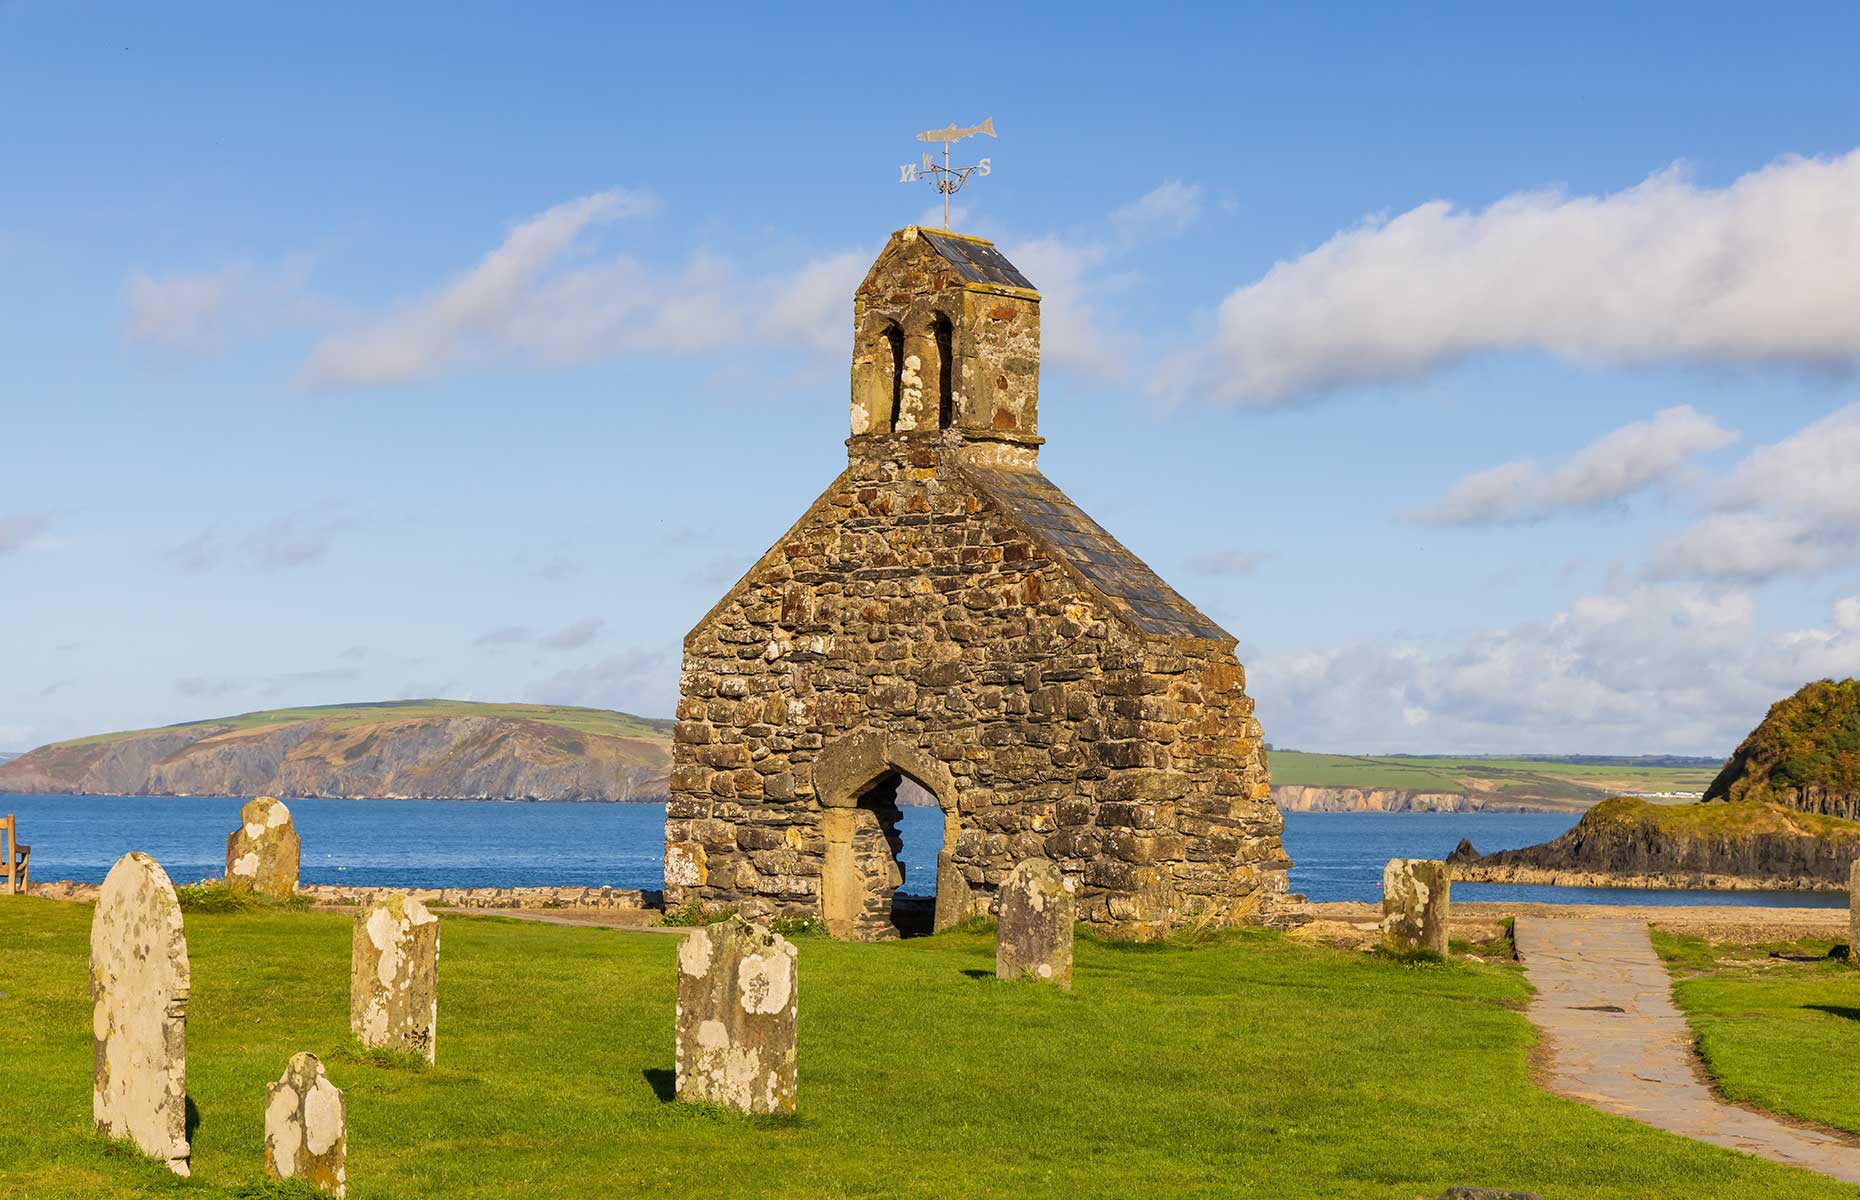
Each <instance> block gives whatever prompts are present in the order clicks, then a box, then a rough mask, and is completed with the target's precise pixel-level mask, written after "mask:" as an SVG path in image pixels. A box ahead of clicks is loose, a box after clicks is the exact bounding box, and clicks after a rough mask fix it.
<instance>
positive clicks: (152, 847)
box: [0, 795, 1847, 908]
mask: <svg viewBox="0 0 1860 1200" xmlns="http://www.w3.org/2000/svg"><path fill="white" fill-rule="evenodd" d="M243 803H244V798H243V797H193V796H188V797H177V796H30V795H0V815H3V814H5V813H8V812H11V813H14V814H15V815H16V816H17V817H18V819H19V831H20V840H21V841H23V842H25V843H26V844H27V845H29V846H31V847H32V875H33V878H34V879H37V880H42V881H43V880H53V879H74V880H79V881H85V882H95V881H98V880H101V879H102V878H103V877H104V874H105V873H106V872H108V871H109V869H110V865H111V864H112V863H114V862H115V861H116V860H117V859H118V858H119V857H121V856H122V855H124V854H126V853H128V852H129V851H131V850H141V851H143V852H145V853H147V854H149V855H152V856H153V857H154V858H155V860H156V861H157V862H159V863H161V864H162V866H163V867H164V868H165V869H166V870H167V872H168V875H169V877H170V878H171V879H173V880H174V881H175V883H177V884H181V883H191V882H193V881H195V880H198V879H206V878H217V877H218V876H219V875H220V874H221V873H222V871H223V870H224V868H225V863H226V835H227V833H228V832H230V831H231V830H232V829H233V828H234V827H236V826H237V825H238V823H239V807H240V805H241V804H243ZM286 803H287V804H289V805H290V809H291V815H292V817H293V819H294V820H295V823H296V826H297V832H298V834H299V836H300V837H301V838H302V839H303V859H302V865H301V868H300V878H301V879H302V880H303V881H304V882H305V883H333V884H349V885H355V886H372V887H540V886H581V885H592V886H596V887H598V886H602V885H607V886H612V887H617V888H647V889H657V888H658V887H660V886H661V884H662V883H663V847H664V834H665V806H664V805H662V804H537V803H528V804H522V803H500V802H493V801H470V800H304V799H295V800H293V799H288V798H287V799H286ZM1575 822H1576V815H1575V814H1573V813H1287V814H1286V815H1285V848H1286V852H1287V853H1288V854H1289V855H1290V856H1291V858H1292V862H1293V864H1294V865H1293V867H1292V870H1291V888H1292V890H1293V891H1295V892H1302V893H1304V894H1305V895H1306V896H1308V897H1309V898H1310V899H1312V900H1369V901H1374V900H1377V899H1379V898H1380V885H1381V881H1382V867H1383V864H1384V863H1386V862H1387V861H1388V860H1389V859H1391V858H1444V857H1445V856H1446V855H1447V854H1449V853H1450V852H1452V850H1453V848H1454V847H1455V846H1457V845H1458V844H1459V841H1460V839H1461V838H1467V839H1470V840H1471V841H1472V844H1473V845H1474V846H1475V847H1476V848H1478V849H1479V850H1480V851H1481V852H1482V853H1485V852H1490V851H1493V850H1507V849H1512V848H1514V847H1518V846H1529V845H1534V844H1536V843H1538V842H1544V841H1548V840H1550V839H1551V838H1554V837H1556V836H1557V835H1559V834H1561V833H1563V832H1565V831H1566V830H1568V829H1569V828H1570V826H1572V825H1574V824H1575ZM900 832H901V833H902V834H903V841H904V846H903V853H902V855H901V856H900V857H901V861H902V863H903V866H904V887H903V890H904V891H905V892H907V893H914V894H918V895H929V894H931V893H933V892H934V890H935V882H936V856H937V851H938V850H940V849H941V848H942V837H943V821H942V813H941V812H940V810H938V809H935V808H906V809H904V810H903V820H902V822H901V825H900ZM1453 894H1454V896H1455V897H1456V898H1459V899H1462V900H1500V901H1513V902H1516V901H1537V902H1545V903H1567V904H1637V905H1656V904H1657V905H1668V904H1720V905H1739V906H1776V907H1804V906H1813V907H1826V908H1839V907H1844V906H1845V905H1846V904H1847V896H1846V894H1845V893H1844V892H1835V891H1831V892H1710V891H1661V890H1652V889H1643V888H1576V887H1571V888H1559V887H1544V886H1537V885H1513V884H1475V883H1456V884H1454V885H1453Z"/></svg>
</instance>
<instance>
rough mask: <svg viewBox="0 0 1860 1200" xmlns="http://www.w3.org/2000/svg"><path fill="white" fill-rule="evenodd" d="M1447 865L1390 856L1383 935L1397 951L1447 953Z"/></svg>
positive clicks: (1385, 878) (1384, 874)
mask: <svg viewBox="0 0 1860 1200" xmlns="http://www.w3.org/2000/svg"><path fill="white" fill-rule="evenodd" d="M1447 893H1448V877H1447V864H1446V863H1444V862H1441V861H1440V860H1438V859H1430V858H1391V859H1389V865H1388V866H1386V867H1384V868H1382V936H1383V938H1384V940H1386V941H1387V942H1388V944H1389V946H1390V948H1392V949H1395V950H1427V951H1431V952H1432V953H1434V954H1440V955H1444V954H1446V952H1447V903H1448V898H1447Z"/></svg>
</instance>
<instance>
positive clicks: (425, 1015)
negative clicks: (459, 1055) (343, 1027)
mask: <svg viewBox="0 0 1860 1200" xmlns="http://www.w3.org/2000/svg"><path fill="white" fill-rule="evenodd" d="M438 1026H439V918H438V917H435V916H434V915H433V914H432V913H429V912H427V911H426V905H424V904H422V903H420V902H419V901H418V900H415V899H414V898H412V897H411V896H390V897H388V898H387V899H386V900H384V901H382V902H381V903H379V904H376V905H374V906H372V907H370V908H365V909H363V910H362V911H361V912H359V913H357V914H356V915H355V939H354V952H353V954H352V956H351V958H350V969H349V1027H350V1028H351V1029H353V1030H354V1031H355V1036H356V1037H358V1038H360V1039H361V1041H362V1044H363V1045H364V1046H373V1047H379V1048H383V1049H388V1050H400V1051H404V1052H406V1053H409V1054H423V1055H425V1056H426V1060H427V1061H428V1062H433V1061H435V1059H434V1038H435V1035H436V1034H437V1032H438Z"/></svg>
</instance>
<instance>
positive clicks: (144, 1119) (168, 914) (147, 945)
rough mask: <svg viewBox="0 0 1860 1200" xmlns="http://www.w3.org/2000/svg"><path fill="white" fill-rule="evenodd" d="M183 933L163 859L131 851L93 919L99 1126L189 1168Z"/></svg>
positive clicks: (113, 871)
mask: <svg viewBox="0 0 1860 1200" xmlns="http://www.w3.org/2000/svg"><path fill="white" fill-rule="evenodd" d="M189 975H190V972H189V968H188V962H187V936H186V934H185V933H183V932H182V929H181V905H180V902H179V901H178V900H176V899H175V895H174V885H173V884H172V883H170V882H168V873H167V872H166V871H163V870H162V869H161V864H160V863H158V862H156V861H155V860H154V859H152V858H150V857H149V856H148V855H146V854H141V853H131V854H125V855H124V856H123V857H122V858H120V859H118V860H117V861H116V865H115V866H113V867H111V868H110V873H109V875H108V876H107V877H105V879H104V881H103V887H102V889H101V890H99V891H98V893H97V909H96V912H95V914H94V915H93V916H92V917H91V922H90V998H91V1004H92V1010H91V1024H92V1032H93V1034H94V1035H95V1037H96V1043H95V1056H94V1059H93V1084H94V1086H93V1090H92V1093H91V1113H92V1115H93V1116H94V1117H95V1118H96V1122H97V1131H98V1132H99V1133H102V1134H105V1135H107V1136H109V1137H113V1138H127V1139H129V1140H130V1141H132V1142H134V1143H135V1144H136V1145H137V1146H139V1147H141V1149H142V1152H143V1153H144V1154H148V1155H152V1156H153V1157H155V1158H160V1159H166V1160H167V1163H168V1166H169V1167H170V1168H171V1169H172V1170H173V1171H174V1173H175V1174H177V1175H186V1174H187V1173H188V1168H187V1159H188V1153H189V1150H188V1145H187V992H188V981H189Z"/></svg>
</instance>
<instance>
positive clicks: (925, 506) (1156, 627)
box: [665, 227, 1290, 939]
mask: <svg viewBox="0 0 1860 1200" xmlns="http://www.w3.org/2000/svg"><path fill="white" fill-rule="evenodd" d="M853 327H854V347H853V361H852V436H851V437H850V438H849V439H847V443H846V445H847V466H846V469H845V470H844V471H843V472H841V473H840V475H839V477H838V478H837V479H835V480H834V481H833V482H832V483H831V484H830V485H829V486H828V487H827V490H826V491H825V492H824V493H822V495H821V496H820V498H819V499H818V500H816V501H815V502H814V504H813V506H812V507H810V508H809V509H808V510H807V512H806V513H804V514H803V515H802V517H801V519H800V520H799V521H798V522H797V523H796V524H795V525H794V526H793V528H791V529H790V530H789V531H788V532H787V533H786V534H785V535H783V537H782V538H781V539H780V540H779V541H778V542H776V543H775V545H774V546H773V547H772V548H771V549H770V550H769V551H768V552H767V553H766V554H764V555H763V556H762V558H761V559H760V560H759V561H758V562H757V563H756V564H755V565H754V566H753V567H751V568H750V570H749V573H748V574H747V575H745V576H744V577H743V578H742V579H741V580H740V581H739V582H738V583H737V584H736V586H735V587H733V588H731V589H730V591H729V593H728V594H727V595H726V596H724V598H723V599H722V600H720V601H718V603H717V605H716V607H714V608H712V609H711V611H710V612H709V613H708V614H706V615H705V617H704V618H703V620H701V621H700V622H698V624H697V627H696V628H694V629H693V630H692V631H691V633H690V634H689V635H688V636H687V637H686V638H685V655H684V669H683V675H682V678H681V682H680V699H679V703H678V725H677V729H676V732H675V734H674V740H675V745H674V751H673V768H672V776H671V792H672V796H671V802H670V804H669V805H668V806H667V809H666V831H665V841H666V846H665V891H666V903H667V905H668V906H680V905H685V904H698V905H701V906H704V907H708V908H721V907H727V906H733V907H735V908H737V909H738V910H740V911H741V912H742V913H744V914H745V915H747V916H749V917H752V918H756V919H763V918H767V917H771V916H803V915H812V916H818V917H820V918H822V919H823V920H824V921H825V923H826V925H827V927H828V930H829V932H831V933H833V934H834V935H835V936H839V937H850V938H860V939H875V938H883V937H891V936H896V933H897V906H896V904H895V893H896V891H897V889H898V886H899V884H900V882H901V880H902V878H903V875H902V871H901V870H900V867H899V863H898V861H897V852H898V848H899V846H900V845H901V838H900V835H899V832H898V819H899V811H898V796H899V793H900V790H901V788H905V787H906V786H907V785H908V784H915V785H919V786H921V787H922V788H923V789H925V790H926V791H927V792H928V793H929V794H930V795H931V796H932V797H934V798H935V801H936V803H937V804H938V805H939V806H940V807H941V809H942V813H943V826H944V834H943V849H942V852H941V855H940V857H939V860H938V870H937V877H936V900H935V925H936V927H937V928H944V927H947V926H949V925H951V924H954V923H955V922H957V921H960V920H962V919H963V918H965V917H968V916H970V915H974V914H981V913H987V912H990V911H992V910H993V909H994V907H995V905H996V900H997V892H998V889H999V888H1000V887H1001V885H1002V884H1003V882H1004V881H1005V880H1006V879H1007V877H1008V874H1009V872H1011V871H1012V870H1013V869H1014V867H1015V866H1017V865H1018V864H1019V863H1021V862H1023V861H1025V860H1028V859H1033V858H1048V859H1051V860H1052V861H1053V862H1054V863H1055V864H1057V866H1058V867H1059V869H1060V870H1061V871H1062V872H1063V874H1064V877H1065V880H1066V884H1067V886H1068V887H1069V888H1070V889H1071V890H1072V891H1073V892H1074V894H1075V896H1076V899H1077V902H1078V910H1079V915H1080V917H1081V918H1082V919H1084V920H1086V921H1088V922H1090V923H1092V924H1093V925H1094V926H1098V927H1100V928H1103V929H1105V930H1107V931H1112V932H1117V933H1120V934H1123V935H1126V936H1132V935H1134V936H1155V935H1158V934H1160V933H1162V932H1164V931H1166V930H1168V929H1169V928H1171V927H1172V926H1174V925H1176V924H1178V923H1181V922H1185V921H1205V922H1210V923H1214V924H1235V923H1243V922H1251V921H1258V920H1261V919H1263V918H1266V917H1268V916H1269V915H1270V913H1271V909H1272V906H1273V903H1274V901H1275V900H1276V899H1277V898H1278V897H1280V896H1281V895H1283V894H1284V892H1285V889H1286V882H1285V871H1286V868H1287V867H1288V866H1290V862H1289V861H1288V860H1287V859H1286V857H1285V853H1284V850H1283V849H1282V847H1281V845H1280V841H1279V834H1280V829H1281V827H1282V821H1281V818H1280V816H1279V814H1278V811H1277V810H1276V809H1275V808H1274V807H1273V805H1272V802H1271V800H1270V798H1269V786H1268V777H1267V768H1266V756H1265V750H1264V746H1263V743H1262V741H1261V734H1260V726H1259V722H1258V721H1256V720H1255V719H1254V716H1253V701H1252V700H1251V699H1250V698H1248V696H1247V694H1246V690H1245V673H1244V671H1243V669H1242V668H1241V666H1240V664H1239V662H1237V661H1236V660H1235V657H1234V639H1233V637H1232V636H1231V635H1229V634H1228V633H1227V632H1226V631H1225V630H1223V629H1222V628H1221V627H1220V626H1218V625H1216V624H1215V623H1214V622H1213V621H1211V620H1209V619H1208V618H1207V617H1206V616H1205V615H1203V614H1202V613H1201V612H1200V610H1198V609H1197V608H1195V606H1194V605H1192V604H1190V603H1189V602H1188V601H1187V600H1185V599H1183V598H1182V597H1181V596H1180V595H1178V594H1177V593H1176V592H1175V591H1174V590H1173V589H1171V588H1170V587H1169V585H1168V584H1166V583H1164V582H1163V581H1162V580H1161V579H1160V578H1158V577H1157V576H1156V574H1155V573H1154V572H1152V571H1151V570H1150V569H1149V568H1148V567H1146V566H1145V565H1144V564H1143V563H1142V562H1140V561H1138V559H1137V558H1136V557H1135V556H1134V555H1132V554H1131V553H1130V552H1129V551H1128V550H1126V549H1125V548H1124V547H1123V546H1122V545H1120V544H1119V543H1118V542H1117V541H1116V539H1114V538H1112V537H1111V535H1110V534H1108V533H1106V532H1105V531H1104V529H1103V528H1102V527H1100V526H1099V525H1098V524H1097V523H1096V522H1095V521H1093V520H1092V519H1091V518H1090V517H1088V516H1086V515H1085V513H1084V512H1082V511H1080V509H1079V508H1078V506H1077V505H1075V504H1073V503H1072V501H1071V500H1069V499H1068V498H1067V497H1066V495H1065V494H1064V493H1063V492H1061V491H1060V490H1059V489H1058V488H1057V487H1055V486H1054V485H1053V484H1052V483H1051V482H1050V481H1049V480H1048V479H1047V478H1046V476H1044V475H1043V474H1041V473H1040V470H1039V452H1040V446H1041V444H1042V442H1043V440H1044V439H1042V438H1041V437H1040V436H1039V419H1038V418H1039V378H1040V295H1039V293H1038V292H1037V291H1035V290H1034V288H1033V286H1032V284H1030V283H1029V282H1028V281H1027V279H1026V278H1025V277H1023V276H1022V275H1021V273H1020V272H1019V271H1018V270H1017V269H1016V268H1015V267H1014V265H1013V264H1012V263H1011V262H1009V261H1008V260H1007V259H1006V258H1005V257H1004V256H1003V255H1002V254H1001V253H1000V252H999V251H997V250H996V249H995V248H994V246H993V245H992V244H991V243H989V242H986V241H983V240H981V239H979V238H973V237H966V236H963V235H960V234H953V233H945V232H941V231H932V230H927V229H919V228H915V227H911V228H906V229H903V230H900V231H899V232H898V233H895V234H893V235H892V237H891V240H890V242H889V243H888V244H887V245H886V247H885V249H884V251H883V253H881V254H880V255H879V258H878V261H877V262H876V263H874V264H873V266H872V269H871V271H870V272H869V273H868V274H867V276H866V278H865V281H864V282H863V283H862V284H861V285H860V286H859V288H858V290H857V292H856V293H855V295H854V299H853Z"/></svg>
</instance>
